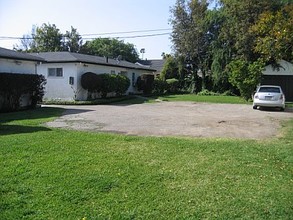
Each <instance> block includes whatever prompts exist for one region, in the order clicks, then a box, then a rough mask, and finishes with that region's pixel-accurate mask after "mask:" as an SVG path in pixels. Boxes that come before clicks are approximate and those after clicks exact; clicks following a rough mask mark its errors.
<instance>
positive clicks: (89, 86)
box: [81, 72, 130, 98]
mask: <svg viewBox="0 0 293 220" xmlns="http://www.w3.org/2000/svg"><path fill="white" fill-rule="evenodd" d="M81 86H82V88H83V89H85V90H88V92H99V93H101V97H102V98H106V97H107V94H108V93H111V92H115V93H116V95H117V96H121V95H122V94H124V93H125V92H126V91H127V89H128V87H129V86H130V80H129V79H128V78H127V77H126V76H123V75H116V74H107V73H103V74H95V73H90V72H88V73H85V74H83V75H82V76H81Z"/></svg>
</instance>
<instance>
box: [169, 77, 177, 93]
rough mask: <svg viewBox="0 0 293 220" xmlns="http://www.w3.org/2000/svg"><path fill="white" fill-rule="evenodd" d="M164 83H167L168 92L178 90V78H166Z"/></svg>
mask: <svg viewBox="0 0 293 220" xmlns="http://www.w3.org/2000/svg"><path fill="white" fill-rule="evenodd" d="M166 83H167V85H168V92H170V93H176V92H178V90H179V89H178V88H179V80H178V79H175V78H172V79H167V80H166Z"/></svg>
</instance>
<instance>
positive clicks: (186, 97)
mask: <svg viewBox="0 0 293 220" xmlns="http://www.w3.org/2000/svg"><path fill="white" fill-rule="evenodd" d="M157 98H158V99H160V100H162V101H192V102H208V103H230V104H248V103H249V102H247V101H245V100H244V99H243V98H241V97H238V96H223V95H215V96H200V95H195V94H182V95H164V96H159V97H157Z"/></svg>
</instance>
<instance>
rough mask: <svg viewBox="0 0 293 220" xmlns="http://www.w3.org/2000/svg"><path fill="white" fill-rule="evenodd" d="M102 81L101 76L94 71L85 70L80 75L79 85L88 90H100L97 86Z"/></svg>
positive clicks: (99, 85)
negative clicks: (85, 71)
mask: <svg viewBox="0 0 293 220" xmlns="http://www.w3.org/2000/svg"><path fill="white" fill-rule="evenodd" d="M102 83H103V82H102V78H101V77H100V76H99V75H97V74H95V73H91V72H87V73H84V74H82V76H81V86H82V88H83V89H85V90H88V91H89V92H100V91H99V88H101V87H102Z"/></svg>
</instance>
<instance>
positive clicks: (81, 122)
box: [47, 102, 293, 139]
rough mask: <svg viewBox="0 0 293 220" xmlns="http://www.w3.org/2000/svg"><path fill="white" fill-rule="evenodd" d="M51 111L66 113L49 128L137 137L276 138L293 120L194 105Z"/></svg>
mask: <svg viewBox="0 0 293 220" xmlns="http://www.w3.org/2000/svg"><path fill="white" fill-rule="evenodd" d="M54 107H62V108H64V109H65V111H64V114H63V115H62V116H61V117H60V118H58V119H56V120H55V121H53V122H49V123H47V125H48V126H49V127H57V128H65V129H74V130H85V131H93V132H116V133H123V134H128V135H139V136H188V137H224V138H248V139H263V138H270V137H274V136H277V135H279V132H280V126H281V125H280V123H281V121H283V120H288V119H289V118H292V117H293V110H292V109H287V110H286V111H285V112H281V111H277V110H263V111H259V110H253V109H252V106H250V105H238V104H209V103H193V102H158V103H152V104H135V105H89V106H54Z"/></svg>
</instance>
